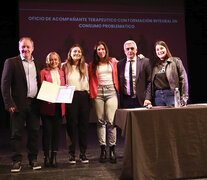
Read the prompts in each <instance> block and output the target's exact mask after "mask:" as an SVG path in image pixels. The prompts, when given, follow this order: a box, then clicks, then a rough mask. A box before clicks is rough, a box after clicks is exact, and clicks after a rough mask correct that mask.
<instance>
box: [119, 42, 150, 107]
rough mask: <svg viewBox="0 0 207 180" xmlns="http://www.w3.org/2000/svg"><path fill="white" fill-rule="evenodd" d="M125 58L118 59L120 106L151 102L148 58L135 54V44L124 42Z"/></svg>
mask: <svg viewBox="0 0 207 180" xmlns="http://www.w3.org/2000/svg"><path fill="white" fill-rule="evenodd" d="M124 53H125V55H126V58H124V59H122V60H120V61H119V63H118V65H117V68H118V77H119V92H120V108H136V107H142V106H148V105H150V104H151V65H150V62H149V59H148V58H145V57H144V56H143V55H138V56H137V45H136V43H135V42H134V41H132V40H128V41H126V42H125V43H124Z"/></svg>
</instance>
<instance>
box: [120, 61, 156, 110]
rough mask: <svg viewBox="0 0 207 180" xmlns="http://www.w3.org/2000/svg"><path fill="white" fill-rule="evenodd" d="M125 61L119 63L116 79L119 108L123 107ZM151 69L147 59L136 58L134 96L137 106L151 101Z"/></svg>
mask: <svg viewBox="0 0 207 180" xmlns="http://www.w3.org/2000/svg"><path fill="white" fill-rule="evenodd" d="M126 61H127V59H126V58H125V59H122V60H120V61H119V63H118V65H117V68H118V77H119V91H120V106H121V108H122V107H123V105H122V104H123V95H124V83H125V78H124V72H125V64H126ZM151 74H152V67H151V64H150V61H149V59H148V58H142V59H140V58H139V57H137V67H136V96H137V98H138V100H139V104H140V105H141V106H142V105H143V104H144V101H145V100H151V76H152V75H151Z"/></svg>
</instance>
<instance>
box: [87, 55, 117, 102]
mask: <svg viewBox="0 0 207 180" xmlns="http://www.w3.org/2000/svg"><path fill="white" fill-rule="evenodd" d="M92 63H93V62H90V63H89V80H90V83H89V85H90V87H89V88H90V98H92V99H95V98H96V96H97V91H98V71H97V70H96V74H95V75H94V74H93V72H92ZM117 63H118V61H117V60H116V59H115V58H111V59H110V61H109V64H110V65H111V67H112V78H113V82H114V85H115V89H116V91H117V92H119V81H118V72H117Z"/></svg>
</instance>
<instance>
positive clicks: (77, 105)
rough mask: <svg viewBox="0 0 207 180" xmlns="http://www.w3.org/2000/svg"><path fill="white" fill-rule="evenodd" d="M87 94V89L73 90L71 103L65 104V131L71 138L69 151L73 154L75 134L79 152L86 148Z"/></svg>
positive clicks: (83, 151)
mask: <svg viewBox="0 0 207 180" xmlns="http://www.w3.org/2000/svg"><path fill="white" fill-rule="evenodd" d="M89 111H90V106H89V95H88V92H87V91H75V93H74V97H73V101H72V104H66V112H65V116H66V120H67V132H68V135H69V137H70V139H71V145H69V153H72V154H75V148H76V134H78V142H79V148H80V153H83V154H84V153H85V152H86V149H87V135H88V121H89V113H90V112H89Z"/></svg>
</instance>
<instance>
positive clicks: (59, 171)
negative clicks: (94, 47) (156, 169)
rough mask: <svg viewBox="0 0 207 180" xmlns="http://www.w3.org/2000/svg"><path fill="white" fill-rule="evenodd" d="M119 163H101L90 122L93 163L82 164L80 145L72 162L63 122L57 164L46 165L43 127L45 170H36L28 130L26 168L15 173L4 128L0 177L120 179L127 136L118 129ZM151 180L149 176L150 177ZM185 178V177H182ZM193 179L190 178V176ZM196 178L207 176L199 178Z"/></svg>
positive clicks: (23, 179) (0, 179)
mask: <svg viewBox="0 0 207 180" xmlns="http://www.w3.org/2000/svg"><path fill="white" fill-rule="evenodd" d="M117 131H118V133H117V146H116V154H117V163H116V164H111V163H110V162H106V163H99V153H100V148H99V145H98V141H97V135H96V124H95V123H91V124H89V137H88V150H87V153H86V154H87V157H88V159H89V160H90V162H89V164H81V162H80V161H78V157H79V148H78V147H77V151H76V152H77V153H76V160H77V163H76V165H70V164H69V163H68V150H67V145H66V144H67V143H66V136H65V126H64V125H63V126H62V131H61V142H60V149H59V152H58V156H57V160H58V167H57V168H44V166H43V152H42V149H41V148H42V145H41V130H40V136H39V155H38V162H39V163H40V164H41V165H42V169H41V170H36V171H33V170H32V169H31V168H30V167H29V165H28V160H27V152H26V148H25V144H26V133H25V136H24V137H25V138H24V139H23V143H22V151H23V162H22V166H23V167H22V170H21V172H19V173H11V172H10V168H11V159H10V155H11V151H10V147H9V134H10V132H9V129H1V130H0V180H46V179H50V180H51V179H54V180H80V179H81V180H102V179H103V180H106V179H107V180H118V179H119V176H120V174H121V168H122V162H123V151H124V138H123V137H122V136H121V130H120V129H119V128H118V129H117ZM146 180H147V179H146ZM179 180H181V179H179ZM188 180H190V179H188ZM194 180H207V178H198V179H194Z"/></svg>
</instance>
